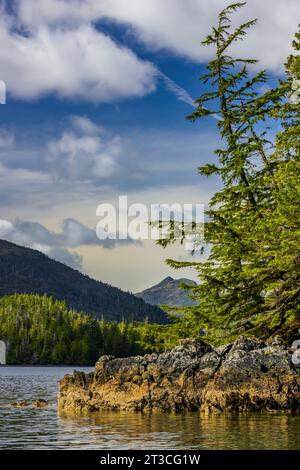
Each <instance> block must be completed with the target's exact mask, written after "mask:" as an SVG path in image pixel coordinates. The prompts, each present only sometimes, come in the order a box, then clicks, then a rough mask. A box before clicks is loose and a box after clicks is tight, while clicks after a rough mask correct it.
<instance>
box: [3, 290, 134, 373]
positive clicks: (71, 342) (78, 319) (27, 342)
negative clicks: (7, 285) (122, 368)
mask: <svg viewBox="0 0 300 470" xmlns="http://www.w3.org/2000/svg"><path fill="white" fill-rule="evenodd" d="M0 339H2V340H4V341H5V342H6V344H7V347H8V358H7V362H8V363H9V364H80V365H84V364H86V365H90V364H94V363H95V362H96V361H97V359H98V358H99V356H101V355H103V354H112V355H115V356H119V357H126V356H129V355H135V354H139V353H140V352H142V348H141V346H139V344H138V340H139V333H138V328H137V327H135V326H134V325H133V324H132V323H126V322H120V323H115V322H107V321H104V320H99V319H96V318H94V317H92V316H89V315H86V314H83V313H78V312H76V311H74V310H70V309H68V307H67V306H66V304H65V302H62V301H57V300H54V299H53V298H51V297H47V296H43V297H41V296H39V295H32V294H31V295H29V294H21V295H12V296H6V297H3V298H1V299H0Z"/></svg>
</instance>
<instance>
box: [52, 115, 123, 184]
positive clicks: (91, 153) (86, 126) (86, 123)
mask: <svg viewBox="0 0 300 470" xmlns="http://www.w3.org/2000/svg"><path fill="white" fill-rule="evenodd" d="M47 147H48V155H47V166H48V170H49V171H50V173H51V174H53V175H55V176H56V177H57V178H59V179H68V180H73V181H78V180H80V181H84V180H103V179H107V178H110V177H113V176H114V175H115V174H116V173H117V172H118V171H120V168H119V163H118V159H119V157H120V155H121V153H122V143H121V139H120V137H119V136H117V135H115V136H108V135H107V134H106V131H105V130H104V129H103V128H101V127H100V126H97V125H96V124H95V123H94V122H92V121H91V120H89V119H88V118H85V117H81V116H72V117H71V127H70V128H69V129H67V130H65V131H64V132H63V133H62V134H61V136H60V137H59V138H58V139H56V140H52V141H50V142H48V144H47Z"/></svg>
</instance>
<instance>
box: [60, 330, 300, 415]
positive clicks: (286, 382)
mask: <svg viewBox="0 0 300 470" xmlns="http://www.w3.org/2000/svg"><path fill="white" fill-rule="evenodd" d="M292 353H293V351H292V350H291V349H289V348H287V347H286V346H285V345H284V344H283V343H282V342H281V341H280V339H279V338H275V339H274V340H273V341H272V342H271V343H270V344H266V343H265V342H263V341H261V340H258V339H255V338H247V337H241V338H239V339H237V340H236V341H234V342H233V343H231V344H228V345H226V346H221V347H218V348H216V349H214V348H212V347H211V346H209V345H208V344H206V343H205V342H203V341H201V340H184V341H182V343H181V345H180V346H177V347H175V348H173V349H171V350H169V351H166V352H164V353H161V354H146V355H144V356H136V357H129V358H123V359H118V358H114V357H113V356H102V357H101V358H100V359H99V361H98V362H97V363H96V366H95V370H94V372H92V373H90V374H85V373H83V372H77V371H74V374H73V375H66V376H65V377H64V378H63V379H62V380H61V382H60V389H59V396H58V405H59V409H60V410H64V411H71V412H80V413H81V412H83V411H100V410H104V409H109V410H134V411H149V410H161V411H175V412H178V411H197V410H200V411H203V412H222V411H230V412H237V411H256V412H257V411H270V412H275V411H284V412H293V411H296V410H297V409H298V408H299V406H300V374H299V373H298V371H297V367H296V365H295V364H293V360H292Z"/></svg>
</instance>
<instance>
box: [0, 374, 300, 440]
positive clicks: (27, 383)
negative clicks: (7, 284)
mask: <svg viewBox="0 0 300 470" xmlns="http://www.w3.org/2000/svg"><path fill="white" fill-rule="evenodd" d="M80 369H81V370H83V368H82V367H81V368H80ZM85 370H86V371H90V370H91V369H85ZM72 371H73V368H72V367H71V368H66V367H0V448H1V449H4V448H6V449H24V448H26V449H164V448H165V449H300V432H299V431H300V415H298V416H289V415H264V414H248V415H230V416H228V415H226V416H225V415H216V416H213V415H211V416H202V415H199V414H198V413H186V414H180V415H174V414H164V413H153V414H152V415H149V414H145V415H143V414H139V413H123V412H110V413H101V414H91V415H90V416H80V417H78V416H77V417H74V416H68V415H58V414H57V409H56V394H57V382H58V380H59V378H60V377H62V376H63V375H64V374H66V373H70V372H72ZM38 398H44V399H46V400H51V405H50V406H49V407H47V408H44V409H35V408H31V407H29V408H23V409H15V408H11V407H10V406H9V405H10V403H11V402H12V401H14V400H18V399H26V400H28V401H30V402H32V401H34V400H36V399H38Z"/></svg>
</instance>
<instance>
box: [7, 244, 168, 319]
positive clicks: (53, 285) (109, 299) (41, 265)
mask: <svg viewBox="0 0 300 470" xmlns="http://www.w3.org/2000/svg"><path fill="white" fill-rule="evenodd" d="M15 293H17V294H24V293H26V294H40V295H43V294H46V295H48V296H52V297H53V298H54V299H57V300H65V302H66V304H67V305H68V306H69V307H70V308H73V309H75V310H78V311H83V312H86V313H89V314H92V315H94V316H96V317H98V318H100V317H103V318H104V319H105V320H113V321H120V320H122V318H124V319H125V320H128V321H131V320H138V321H144V320H145V319H146V318H148V320H149V322H152V323H167V322H168V320H167V317H166V314H165V313H164V312H163V311H162V310H161V309H160V308H158V307H156V306H152V305H149V304H147V303H145V302H144V301H143V300H142V299H140V298H137V297H136V296H135V295H133V294H131V293H128V292H124V291H122V290H121V289H118V288H116V287H112V286H110V285H109V284H104V283H103V282H99V281H96V280H94V279H91V278H89V277H88V276H85V275H84V274H81V273H80V272H78V271H75V270H74V269H72V268H69V267H68V266H65V265H64V264H62V263H59V262H58V261H54V260H53V259H50V258H48V257H47V256H46V255H44V254H43V253H41V252H39V251H35V250H32V249H30V248H24V247H22V246H18V245H14V244H13V243H10V242H7V241H5V240H0V297H2V296H5V295H10V294H15Z"/></svg>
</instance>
